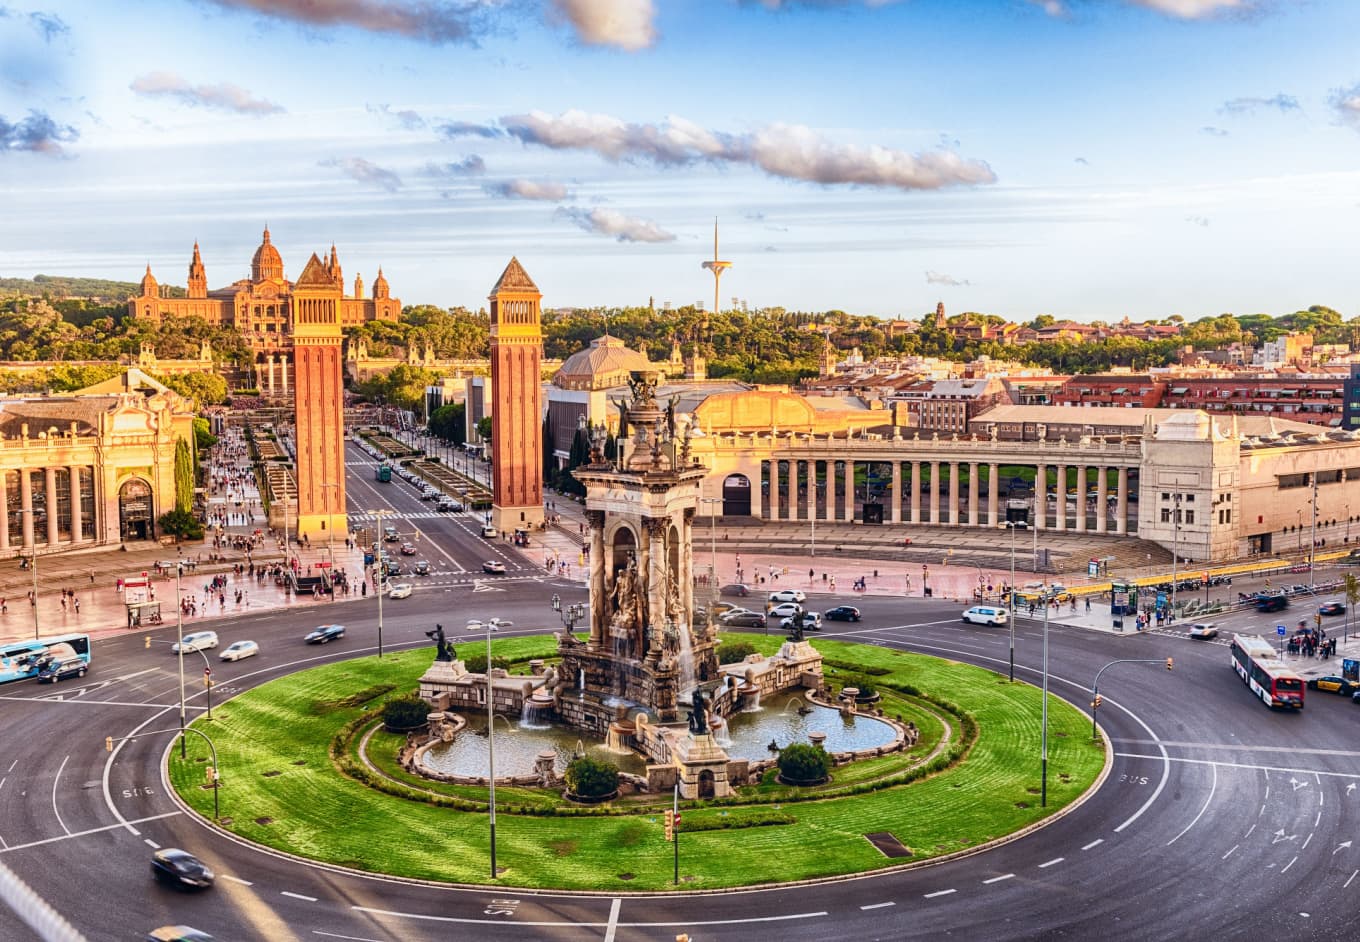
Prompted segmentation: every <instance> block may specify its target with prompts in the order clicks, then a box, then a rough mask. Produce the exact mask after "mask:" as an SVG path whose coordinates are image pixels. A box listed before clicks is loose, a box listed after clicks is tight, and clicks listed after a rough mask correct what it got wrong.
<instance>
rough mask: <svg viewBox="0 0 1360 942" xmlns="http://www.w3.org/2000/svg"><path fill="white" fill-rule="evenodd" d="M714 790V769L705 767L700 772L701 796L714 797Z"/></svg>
mask: <svg viewBox="0 0 1360 942" xmlns="http://www.w3.org/2000/svg"><path fill="white" fill-rule="evenodd" d="M713 791H714V789H713V771H712V770H711V769H704V770H703V771H702V772H700V773H699V797H700V798H712V797H713Z"/></svg>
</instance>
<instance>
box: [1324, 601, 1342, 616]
mask: <svg viewBox="0 0 1360 942" xmlns="http://www.w3.org/2000/svg"><path fill="white" fill-rule="evenodd" d="M1318 614H1319V615H1344V614H1346V606H1345V605H1342V604H1341V603H1340V602H1327V603H1326V604H1324V605H1321V606H1319V607H1318Z"/></svg>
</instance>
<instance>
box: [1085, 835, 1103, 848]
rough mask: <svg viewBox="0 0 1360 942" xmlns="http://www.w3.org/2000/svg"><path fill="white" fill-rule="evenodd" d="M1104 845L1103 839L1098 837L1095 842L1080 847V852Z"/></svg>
mask: <svg viewBox="0 0 1360 942" xmlns="http://www.w3.org/2000/svg"><path fill="white" fill-rule="evenodd" d="M1104 843H1105V838H1103V837H1098V838H1096V839H1095V840H1093V841H1092V842H1091V843H1089V844H1087V845H1086V846H1084V847H1082V850H1090V849H1091V848H1092V847H1096V846H1098V845H1100V844H1104Z"/></svg>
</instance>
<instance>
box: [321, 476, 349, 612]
mask: <svg viewBox="0 0 1360 942" xmlns="http://www.w3.org/2000/svg"><path fill="white" fill-rule="evenodd" d="M321 486H322V487H323V488H325V487H331V488H337V489H338V488H339V487H340V484H339V482H337V481H323V482H322V483H321ZM345 519H346V521H348V519H349V516H348V514H347V515H346V516H345ZM326 552H327V553H328V554H329V555H330V558H331V559H330V569H331V601H332V602H334V601H335V510H334V509H333V507H332V501H329V500H328V501H326Z"/></svg>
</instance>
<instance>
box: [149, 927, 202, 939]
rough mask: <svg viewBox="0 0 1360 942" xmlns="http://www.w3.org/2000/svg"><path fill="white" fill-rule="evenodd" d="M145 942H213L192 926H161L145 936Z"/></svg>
mask: <svg viewBox="0 0 1360 942" xmlns="http://www.w3.org/2000/svg"><path fill="white" fill-rule="evenodd" d="M146 938H147V942H213V937H212V936H210V935H208V933H206V932H203V931H201V930H199V929H195V928H194V927H193V926H161V927H160V928H159V929H152V930H151V931H150V932H148V933H147V934H146Z"/></svg>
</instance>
